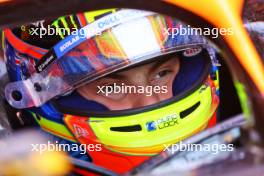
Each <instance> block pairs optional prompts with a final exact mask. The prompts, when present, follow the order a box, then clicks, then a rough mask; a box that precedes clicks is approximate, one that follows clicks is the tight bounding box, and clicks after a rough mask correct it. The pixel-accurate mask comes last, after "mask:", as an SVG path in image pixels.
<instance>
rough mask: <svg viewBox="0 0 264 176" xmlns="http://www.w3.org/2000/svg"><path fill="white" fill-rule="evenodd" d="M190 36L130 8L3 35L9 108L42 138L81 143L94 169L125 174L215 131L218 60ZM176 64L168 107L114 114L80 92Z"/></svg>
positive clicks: (167, 20)
mask: <svg viewBox="0 0 264 176" xmlns="http://www.w3.org/2000/svg"><path fill="white" fill-rule="evenodd" d="M190 29H191V28H190V26H188V25H186V24H184V23H182V22H180V21H178V20H176V19H173V18H171V17H168V16H165V15H161V14H157V13H154V12H149V11H141V10H132V9H106V10H99V11H93V12H85V13H79V14H74V15H67V16H63V17H59V18H57V19H55V20H54V19H48V20H43V21H38V22H35V23H31V24H28V25H23V26H21V27H19V28H15V29H5V30H4V32H3V34H4V39H3V48H4V55H5V62H6V65H7V71H8V74H9V78H10V83H8V84H7V85H6V88H5V97H6V100H7V101H8V103H9V104H10V105H11V106H12V107H13V108H15V109H18V110H23V112H27V114H30V115H32V117H33V118H34V119H35V121H36V122H37V124H38V125H39V126H40V127H41V128H42V129H43V130H44V131H46V132H48V133H50V134H52V135H54V136H57V137H59V138H63V139H65V140H66V141H69V142H73V143H80V144H86V146H87V151H88V155H89V157H90V160H91V161H92V162H93V163H94V164H97V165H100V166H103V167H105V168H108V169H110V170H113V171H116V172H118V173H124V172H126V171H128V170H130V169H132V168H133V167H135V166H137V165H139V164H140V163H142V162H143V161H145V160H147V159H148V158H149V157H151V156H153V155H155V154H157V153H159V152H161V151H162V150H163V149H164V147H165V145H171V144H173V143H177V142H179V141H181V140H183V139H185V138H187V137H190V136H192V135H194V134H196V133H198V132H200V131H202V130H204V129H206V128H208V127H210V126H213V125H215V124H216V122H217V107H218V104H219V97H218V94H219V86H218V71H217V67H216V66H215V65H214V64H213V63H214V60H215V55H214V52H215V51H214V49H213V48H212V47H211V45H210V44H209V43H208V41H207V40H206V39H205V38H203V37H202V36H200V35H198V34H196V33H193V32H190ZM182 31H183V32H182ZM184 31H185V32H184ZM186 31H187V32H186ZM172 55H173V56H177V57H178V58H179V61H180V68H179V72H178V74H177V76H176V77H175V78H174V80H173V84H172V87H171V89H172V92H173V96H172V97H171V98H168V99H166V100H163V101H160V102H157V103H154V104H150V105H146V106H144V107H139V108H132V109H123V110H110V109H109V108H108V107H106V106H105V105H104V104H103V103H99V102H97V100H96V99H95V100H90V99H87V98H85V97H83V96H82V95H80V94H79V93H78V91H76V89H78V87H80V86H82V85H86V84H93V83H95V82H96V81H97V80H98V79H100V78H102V77H105V76H108V75H111V74H113V73H116V72H119V71H122V70H127V69H133V68H132V67H136V66H138V65H142V64H148V63H152V62H156V61H158V60H159V61H160V60H161V59H164V61H165V60H166V58H168V56H172ZM28 118H29V117H28Z"/></svg>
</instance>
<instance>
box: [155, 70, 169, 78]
mask: <svg viewBox="0 0 264 176" xmlns="http://www.w3.org/2000/svg"><path fill="white" fill-rule="evenodd" d="M169 73H171V71H170V70H162V71H160V72H158V74H156V75H155V79H160V78H162V77H165V76H167V75H168V74H169Z"/></svg>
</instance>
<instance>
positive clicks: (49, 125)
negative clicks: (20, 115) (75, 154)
mask: <svg viewBox="0 0 264 176" xmlns="http://www.w3.org/2000/svg"><path fill="white" fill-rule="evenodd" d="M31 114H32V115H33V117H34V118H35V120H36V121H37V123H38V124H39V126H41V128H42V129H43V130H45V131H47V132H49V133H51V134H53V135H56V136H59V137H61V138H64V139H66V140H69V141H72V142H76V140H75V139H74V136H73V135H72V134H71V132H70V131H69V130H68V128H67V127H65V126H64V125H63V124H59V123H56V122H54V121H51V120H48V119H46V118H44V117H41V118H40V119H39V118H37V116H36V114H35V113H31ZM49 129H50V130H49Z"/></svg>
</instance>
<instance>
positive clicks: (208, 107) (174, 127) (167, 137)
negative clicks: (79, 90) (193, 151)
mask: <svg viewBox="0 0 264 176" xmlns="http://www.w3.org/2000/svg"><path fill="white" fill-rule="evenodd" d="M196 103H199V106H198V107H197V108H196V109H195V110H194V111H193V112H192V113H190V114H189V115H188V116H186V117H185V118H180V112H182V111H184V110H186V109H188V108H190V107H192V106H193V105H194V104H196ZM217 105H218V101H213V98H212V92H211V88H210V87H209V86H208V87H207V86H206V85H202V86H201V87H200V89H198V90H197V91H195V92H194V93H193V94H192V95H190V96H188V97H186V98H184V99H182V100H181V101H178V102H175V103H172V104H170V105H167V106H165V107H161V108H158V109H154V110H152V111H147V112H143V113H139V114H135V115H129V116H121V117H107V118H102V117H91V118H89V122H88V123H89V125H90V126H91V128H92V129H93V132H94V134H95V135H96V136H97V138H98V139H99V141H100V142H101V143H102V144H104V145H105V147H106V148H108V149H109V150H113V151H116V152H119V153H127V154H137V155H138V154H139V155H140V154H156V153H158V152H160V151H161V150H162V149H163V148H164V145H165V144H166V145H170V144H173V143H177V142H179V141H180V140H183V139H185V138H187V137H189V136H192V135H194V134H195V133H197V132H199V131H201V130H203V129H204V128H205V127H207V124H208V121H209V120H210V119H211V117H212V115H213V113H214V112H215V110H216V108H217ZM168 117H174V118H168ZM168 119H174V120H173V121H174V122H172V121H169V120H168ZM166 120H167V121H166ZM148 123H153V124H155V126H156V129H155V130H152V131H149V130H148V129H147V124H148ZM135 125H140V126H141V127H142V129H141V130H138V131H132V132H128V131H125V132H122V131H113V130H111V128H113V127H128V126H135ZM128 139H129V140H128Z"/></svg>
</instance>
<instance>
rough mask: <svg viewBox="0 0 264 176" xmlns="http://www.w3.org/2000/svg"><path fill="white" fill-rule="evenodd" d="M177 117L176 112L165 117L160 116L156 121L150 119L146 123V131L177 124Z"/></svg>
mask: <svg viewBox="0 0 264 176" xmlns="http://www.w3.org/2000/svg"><path fill="white" fill-rule="evenodd" d="M178 120H179V118H178V115H177V114H171V115H168V116H166V117H163V118H160V119H158V120H156V121H151V122H147V123H146V127H147V130H148V131H155V130H157V129H160V130H161V129H164V128H168V127H172V126H175V125H178V124H179V121H178Z"/></svg>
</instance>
